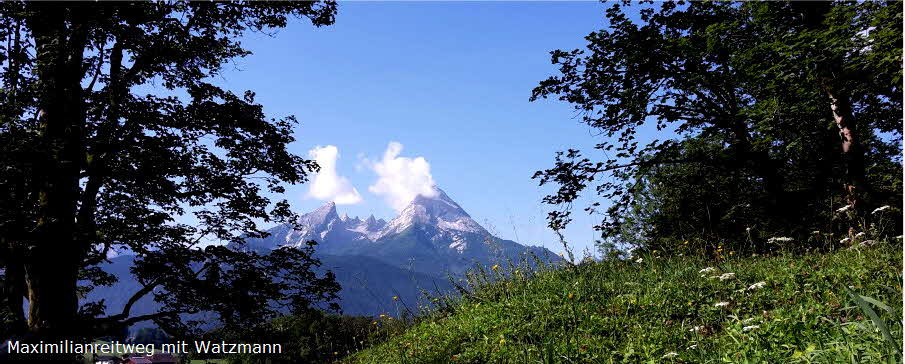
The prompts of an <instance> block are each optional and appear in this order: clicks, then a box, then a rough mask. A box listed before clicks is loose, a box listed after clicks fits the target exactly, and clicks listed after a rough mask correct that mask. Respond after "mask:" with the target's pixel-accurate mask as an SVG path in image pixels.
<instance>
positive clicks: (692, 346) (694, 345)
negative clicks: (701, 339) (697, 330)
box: [685, 344, 698, 350]
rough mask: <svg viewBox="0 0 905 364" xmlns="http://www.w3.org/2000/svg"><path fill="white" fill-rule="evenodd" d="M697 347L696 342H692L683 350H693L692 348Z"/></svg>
mask: <svg viewBox="0 0 905 364" xmlns="http://www.w3.org/2000/svg"><path fill="white" fill-rule="evenodd" d="M697 348H698V344H693V345H691V346H689V347H687V348H685V350H694V349H697Z"/></svg>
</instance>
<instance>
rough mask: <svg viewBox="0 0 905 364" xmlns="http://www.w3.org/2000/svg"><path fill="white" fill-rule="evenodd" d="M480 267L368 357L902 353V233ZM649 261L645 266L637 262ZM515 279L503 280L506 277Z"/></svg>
mask: <svg viewBox="0 0 905 364" xmlns="http://www.w3.org/2000/svg"><path fill="white" fill-rule="evenodd" d="M641 258H643V259H633V260H621V261H606V262H600V263H591V264H584V265H578V266H574V267H566V268H561V269H555V270H545V271H541V272H537V273H531V272H530V271H527V270H525V268H524V267H517V266H513V265H509V266H508V267H497V269H490V270H486V271H476V272H474V273H473V274H471V275H470V276H469V278H468V282H467V283H468V284H466V285H465V287H463V288H464V293H465V294H464V295H463V296H462V298H458V299H454V300H453V301H452V302H448V303H447V304H445V305H441V309H439V310H438V311H437V312H435V313H433V314H432V315H431V316H430V317H428V318H426V319H424V320H422V321H420V322H419V323H418V324H417V325H415V326H414V327H412V328H411V329H409V330H407V331H405V332H403V333H401V334H398V335H395V336H393V337H391V338H390V339H389V340H388V341H387V342H385V343H383V344H381V345H378V346H376V347H372V348H370V349H368V350H365V351H362V352H359V353H357V354H355V355H353V356H352V357H351V358H349V359H348V360H349V361H351V362H357V363H386V362H399V363H401V362H417V363H434V362H450V361H453V362H464V363H485V362H494V363H497V362H502V363H548V362H576V363H589V362H590V363H609V362H677V363H678V362H696V363H697V362H846V363H851V362H890V361H892V362H900V361H901V355H900V354H898V352H897V351H898V350H901V348H897V347H895V346H893V345H891V344H890V342H889V341H887V340H886V339H884V335H883V334H881V332H880V331H879V330H878V327H877V325H875V324H874V322H873V321H872V320H871V319H870V318H869V317H867V315H866V314H865V313H864V311H863V310H862V309H861V308H859V307H858V305H857V304H856V302H855V301H854V300H853V299H852V297H851V296H850V295H849V294H847V293H846V287H850V289H851V290H852V291H853V292H855V293H856V294H858V295H861V296H865V297H869V298H871V299H873V300H875V301H876V302H879V303H885V304H887V305H888V306H889V307H891V308H892V310H891V312H890V311H887V310H885V309H879V308H877V307H874V310H875V312H876V313H877V315H878V316H879V317H880V319H881V320H883V322H884V323H885V325H886V326H887V327H888V329H889V331H890V335H891V336H892V337H893V338H895V340H897V341H898V342H901V340H902V323H901V317H902V312H901V303H902V285H901V282H902V276H901V274H902V273H901V272H902V246H901V240H896V241H895V243H884V244H879V245H877V246H874V247H872V248H867V249H860V250H843V251H837V252H833V253H820V254H818V253H812V254H807V255H788V256H767V257H733V258H729V259H728V260H723V261H718V262H714V261H708V260H704V259H700V258H694V257H673V258H658V257H656V256H643V257H641ZM638 261H640V262H638ZM504 277H505V279H504Z"/></svg>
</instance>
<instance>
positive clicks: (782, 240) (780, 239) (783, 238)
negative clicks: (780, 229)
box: [767, 236, 795, 244]
mask: <svg viewBox="0 0 905 364" xmlns="http://www.w3.org/2000/svg"><path fill="white" fill-rule="evenodd" d="M793 240H795V239H792V238H790V237H787V236H774V237H772V238H770V239H767V242H768V243H770V244H776V243H790V242H792V241H793Z"/></svg>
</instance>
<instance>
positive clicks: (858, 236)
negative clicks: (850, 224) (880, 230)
mask: <svg viewBox="0 0 905 364" xmlns="http://www.w3.org/2000/svg"><path fill="white" fill-rule="evenodd" d="M864 235H867V234H865V233H864V232H863V231H862V232H860V233H857V234H855V237H856V238H860V237H862V236H864Z"/></svg>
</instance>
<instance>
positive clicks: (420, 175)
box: [368, 142, 437, 211]
mask: <svg viewBox="0 0 905 364" xmlns="http://www.w3.org/2000/svg"><path fill="white" fill-rule="evenodd" d="M401 152H402V144H400V143H398V142H390V144H389V145H387V149H386V151H385V152H384V153H383V160H381V161H379V162H376V163H369V164H370V165H371V168H372V169H373V170H374V172H375V173H377V182H375V183H374V184H373V185H372V186H370V187H368V190H369V191H371V192H372V193H374V194H376V195H379V196H383V198H384V199H385V200H386V201H387V203H389V204H390V206H392V207H393V208H394V209H396V210H397V211H398V210H402V209H404V208H405V206H406V205H408V204H409V203H410V202H412V200H414V199H415V196H418V195H423V196H427V197H433V196H436V195H437V190H436V188H435V186H436V183H435V182H434V177H432V176H431V171H430V169H431V166H430V164H429V163H427V160H425V159H424V158H423V157H417V158H414V159H412V158H408V157H400V156H399V153H401Z"/></svg>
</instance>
